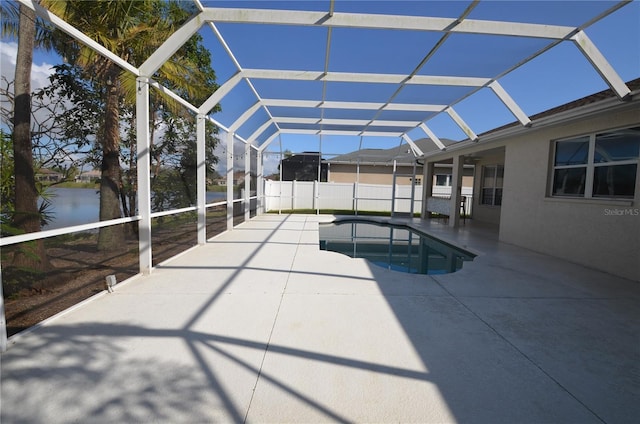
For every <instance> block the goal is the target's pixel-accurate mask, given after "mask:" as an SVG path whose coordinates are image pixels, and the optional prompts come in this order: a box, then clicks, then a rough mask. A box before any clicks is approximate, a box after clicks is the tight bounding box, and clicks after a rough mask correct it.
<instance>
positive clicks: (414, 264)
mask: <svg viewBox="0 0 640 424" xmlns="http://www.w3.org/2000/svg"><path fill="white" fill-rule="evenodd" d="M320 249H322V250H330V251H332V252H338V253H342V254H344V255H347V256H350V257H352V258H364V259H367V260H368V261H370V262H371V263H373V264H375V265H378V266H381V267H384V268H387V269H390V270H394V271H400V272H407V273H411V274H447V273H450V272H455V271H457V270H459V269H460V268H462V264H463V263H464V261H471V260H473V258H474V257H475V255H473V254H472V253H469V252H467V251H465V250H462V249H459V248H457V247H455V246H452V245H450V244H448V243H445V242H444V241H441V240H438V239H436V238H434V237H431V236H429V235H427V234H424V233H420V232H418V231H415V230H413V229H410V228H408V227H404V226H397V225H391V224H379V223H373V222H363V221H341V222H337V223H330V224H320Z"/></svg>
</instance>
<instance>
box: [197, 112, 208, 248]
mask: <svg viewBox="0 0 640 424" xmlns="http://www.w3.org/2000/svg"><path fill="white" fill-rule="evenodd" d="M196 124H197V125H196V129H197V145H196V160H197V162H198V164H197V173H196V181H197V184H196V202H197V205H198V244H205V243H206V242H207V166H206V165H207V164H206V160H207V159H206V153H205V144H206V132H205V116H204V115H202V114H198V116H197V117H196Z"/></svg>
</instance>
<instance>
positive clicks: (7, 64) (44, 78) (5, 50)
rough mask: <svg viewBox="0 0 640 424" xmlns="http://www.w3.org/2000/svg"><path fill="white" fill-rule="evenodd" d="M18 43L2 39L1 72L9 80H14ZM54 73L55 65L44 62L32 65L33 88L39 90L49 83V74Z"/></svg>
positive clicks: (0, 46)
mask: <svg viewBox="0 0 640 424" xmlns="http://www.w3.org/2000/svg"><path fill="white" fill-rule="evenodd" d="M17 54H18V43H16V42H15V41H9V42H6V41H0V73H1V74H2V76H3V77H5V78H6V79H7V80H8V81H13V80H14V75H15V70H16V56H17ZM53 73H54V69H53V65H52V64H50V63H46V62H42V63H40V64H37V63H33V65H32V66H31V89H32V90H37V89H40V88H42V87H46V86H47V85H49V76H50V75H51V74H53Z"/></svg>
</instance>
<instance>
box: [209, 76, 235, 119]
mask: <svg viewBox="0 0 640 424" xmlns="http://www.w3.org/2000/svg"><path fill="white" fill-rule="evenodd" d="M240 81H242V72H236V73H235V74H234V75H233V76H232V77H231V78H229V79H228V80H227V81H226V82H225V83H224V84H222V85H221V86H220V87H218V89H217V90H216V91H214V92H213V94H212V95H211V96H209V98H208V99H207V100H205V101H204V103H202V105H201V106H200V108H199V112H200V113H202V114H203V115H206V114H208V113H209V112H211V109H213V108H214V107H215V106H216V105H217V104H218V103H220V101H221V100H222V99H223V98H224V96H226V95H227V94H229V92H230V91H231V90H233V89H234V88H235V86H236V85H238V83H239V82H240Z"/></svg>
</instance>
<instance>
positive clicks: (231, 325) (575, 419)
mask: <svg viewBox="0 0 640 424" xmlns="http://www.w3.org/2000/svg"><path fill="white" fill-rule="evenodd" d="M331 218H332V217H327V216H320V217H318V216H315V215H281V216H279V215H262V216H259V217H257V218H255V219H253V220H251V221H249V222H246V223H244V224H242V225H240V226H238V227H236V228H235V229H234V230H233V231H231V232H227V233H224V234H222V235H220V236H218V237H216V238H215V239H212V240H210V241H209V242H208V243H207V244H206V245H204V246H199V247H197V248H194V249H192V250H190V251H188V252H187V253H185V254H183V255H181V256H178V257H176V258H174V259H172V260H170V261H168V262H166V263H164V264H162V265H161V266H159V267H158V268H157V269H156V270H155V271H154V272H153V273H152V274H151V275H149V276H140V277H136V278H134V279H132V280H130V281H128V282H127V283H126V284H121V285H118V286H116V291H115V293H112V294H103V295H100V296H99V297H97V298H95V299H93V300H92V301H90V302H87V303H85V304H83V305H80V306H79V307H76V308H74V309H73V310H70V311H68V312H66V313H64V314H63V315H61V316H58V317H56V319H54V320H51V321H49V322H47V323H46V324H45V325H42V326H40V327H38V328H37V329H35V330H34V331H32V332H30V333H28V334H26V335H23V336H21V337H18V338H17V339H14V340H12V342H13V343H11V344H10V346H9V350H8V351H7V352H6V353H4V354H3V355H2V393H1V394H2V398H1V400H2V404H1V406H2V415H1V421H2V423H5V424H8V423H55V422H60V423H69V422H91V423H95V422H114V423H115V422H118V423H125V422H165V423H211V422H256V423H258V422H272V423H276V422H277V423H285V422H291V423H293V422H295V423H302V422H305V423H308V422H376V423H387V422H420V423H428V422H438V423H445V422H460V423H499V422H504V423H602V422H606V423H624V422H629V423H631V422H637V419H638V417H639V416H640V328H639V326H640V324H639V323H640V285H639V284H637V283H634V282H631V281H628V280H624V279H620V278H617V277H614V276H611V275H607V274H604V273H601V272H598V271H594V270H590V269H586V268H584V267H581V266H577V265H574V264H570V263H566V262H564V261H562V260H559V259H556V258H552V257H549V256H545V255H541V254H538V253H535V252H531V251H529V250H525V249H521V248H518V247H515V246H512V245H507V244H504V243H500V242H498V241H497V239H496V233H495V231H492V230H491V229H486V228H485V229H483V228H480V227H478V226H474V225H472V223H470V222H467V225H466V226H464V227H462V228H461V229H460V230H457V231H456V230H451V229H450V228H448V227H447V226H445V225H442V224H441V223H437V222H432V223H422V222H420V221H416V222H415V224H416V225H419V226H423V227H425V229H427V230H428V231H430V232H432V233H434V234H436V235H438V236H440V237H443V238H445V239H448V240H449V241H453V242H455V243H456V244H459V245H464V246H466V247H467V248H468V249H471V250H473V251H475V252H478V253H479V254H480V255H479V256H478V257H477V258H476V259H475V260H474V261H473V262H467V263H465V264H464V267H463V269H462V270H460V271H458V272H456V273H454V274H448V275H438V276H424V275H422V276H418V275H409V274H401V273H396V272H393V271H387V270H385V269H382V268H378V267H376V266H373V265H370V264H369V263H367V262H366V261H365V260H362V259H350V258H348V257H345V256H342V255H340V254H337V253H332V252H325V251H320V250H319V249H318V221H326V220H329V219H331Z"/></svg>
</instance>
